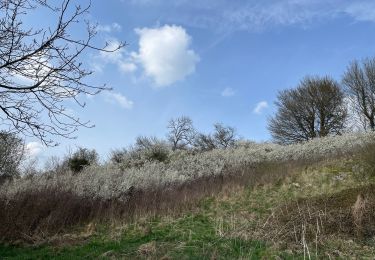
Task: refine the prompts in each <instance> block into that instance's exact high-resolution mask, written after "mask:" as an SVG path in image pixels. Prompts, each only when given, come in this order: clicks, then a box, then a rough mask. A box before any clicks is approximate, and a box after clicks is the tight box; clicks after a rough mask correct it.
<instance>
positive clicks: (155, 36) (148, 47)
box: [134, 25, 199, 87]
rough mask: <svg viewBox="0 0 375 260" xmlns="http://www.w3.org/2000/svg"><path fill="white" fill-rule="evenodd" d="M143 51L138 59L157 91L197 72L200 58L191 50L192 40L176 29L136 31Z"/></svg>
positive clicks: (167, 26) (164, 27)
mask: <svg viewBox="0 0 375 260" xmlns="http://www.w3.org/2000/svg"><path fill="white" fill-rule="evenodd" d="M135 31H136V33H137V34H138V35H139V37H140V38H139V51H138V53H137V54H136V55H134V56H135V57H136V59H137V61H138V62H139V63H140V64H141V65H142V67H143V69H144V71H145V74H146V75H147V76H149V77H151V78H152V79H153V81H154V82H155V83H156V85H157V87H165V86H168V85H171V84H173V83H175V82H177V81H180V80H183V79H184V78H185V77H186V76H188V75H189V74H191V73H193V72H194V71H195V66H196V64H197V62H198V61H199V56H198V55H197V54H196V53H195V52H194V51H193V50H191V49H189V48H190V44H191V37H190V36H189V35H188V34H187V33H186V31H185V29H184V28H182V27H180V26H176V25H164V26H163V27H159V28H142V29H136V30H135Z"/></svg>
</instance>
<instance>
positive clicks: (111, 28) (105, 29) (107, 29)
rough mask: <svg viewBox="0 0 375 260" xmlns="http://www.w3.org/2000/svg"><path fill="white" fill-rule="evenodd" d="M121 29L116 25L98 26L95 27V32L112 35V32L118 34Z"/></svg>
mask: <svg viewBox="0 0 375 260" xmlns="http://www.w3.org/2000/svg"><path fill="white" fill-rule="evenodd" d="M121 29H122V27H121V25H120V24H118V23H112V24H99V25H98V26H97V27H96V30H97V31H99V32H106V33H112V32H120V31H121Z"/></svg>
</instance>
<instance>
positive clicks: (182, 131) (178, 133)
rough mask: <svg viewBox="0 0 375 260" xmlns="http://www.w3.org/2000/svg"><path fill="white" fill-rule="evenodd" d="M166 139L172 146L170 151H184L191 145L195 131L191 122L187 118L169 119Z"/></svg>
mask: <svg viewBox="0 0 375 260" xmlns="http://www.w3.org/2000/svg"><path fill="white" fill-rule="evenodd" d="M168 129H169V132H168V135H167V139H168V141H169V142H170V143H171V145H172V150H173V151H174V150H177V149H185V148H186V147H187V146H189V145H191V144H192V141H193V139H194V135H195V130H194V126H193V121H192V120H191V119H190V118H189V117H187V116H181V117H178V118H176V119H173V118H172V119H171V120H170V121H169V123H168Z"/></svg>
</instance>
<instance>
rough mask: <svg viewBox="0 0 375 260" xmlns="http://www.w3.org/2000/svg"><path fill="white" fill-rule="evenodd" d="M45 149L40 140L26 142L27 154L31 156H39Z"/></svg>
mask: <svg viewBox="0 0 375 260" xmlns="http://www.w3.org/2000/svg"><path fill="white" fill-rule="evenodd" d="M42 151H43V145H42V144H41V143H38V142H29V143H27V144H26V154H27V156H29V157H34V158H35V157H37V156H38V155H39V154H40V153H41V152H42Z"/></svg>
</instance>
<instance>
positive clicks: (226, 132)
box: [213, 123, 237, 149]
mask: <svg viewBox="0 0 375 260" xmlns="http://www.w3.org/2000/svg"><path fill="white" fill-rule="evenodd" d="M214 128H215V132H214V134H213V139H214V141H215V143H216V147H218V148H224V149H225V148H229V147H233V146H234V145H235V143H236V140H237V133H236V129H234V128H233V127H231V126H224V125H223V124H221V123H216V124H214Z"/></svg>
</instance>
